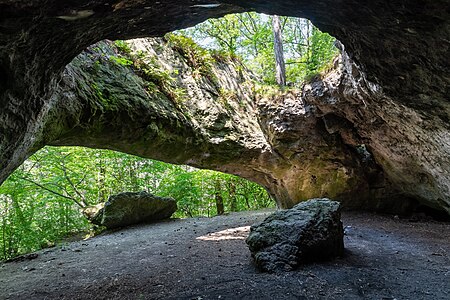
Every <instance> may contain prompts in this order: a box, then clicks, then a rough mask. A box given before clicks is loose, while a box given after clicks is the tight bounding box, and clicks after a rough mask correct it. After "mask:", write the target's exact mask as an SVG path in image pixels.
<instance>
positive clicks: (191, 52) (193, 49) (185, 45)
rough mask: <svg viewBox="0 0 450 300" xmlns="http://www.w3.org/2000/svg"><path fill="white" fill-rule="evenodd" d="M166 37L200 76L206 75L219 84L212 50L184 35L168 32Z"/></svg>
mask: <svg viewBox="0 0 450 300" xmlns="http://www.w3.org/2000/svg"><path fill="white" fill-rule="evenodd" d="M164 37H165V39H166V40H167V42H168V43H169V44H170V45H171V46H172V47H173V48H174V49H175V50H176V51H177V52H178V53H180V54H181V55H182V56H183V57H184V58H186V61H187V62H188V64H189V66H190V67H191V68H193V69H194V70H196V71H198V75H199V76H200V75H202V76H205V77H207V78H208V79H209V80H210V81H211V82H212V83H214V84H216V85H217V77H216V75H215V74H214V72H213V64H214V58H213V57H212V55H211V53H210V51H208V50H206V49H204V48H203V47H200V46H199V45H198V44H197V43H196V42H194V40H193V39H191V38H190V37H186V36H184V35H180V34H173V33H168V34H166V35H165V36H164Z"/></svg>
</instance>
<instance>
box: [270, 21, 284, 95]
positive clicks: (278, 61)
mask: <svg viewBox="0 0 450 300" xmlns="http://www.w3.org/2000/svg"><path fill="white" fill-rule="evenodd" d="M272 26H273V38H274V43H273V45H274V52H275V77H276V81H277V84H278V85H280V86H285V85H286V67H285V64H284V55H283V37H282V33H281V22H280V17H279V16H273V17H272Z"/></svg>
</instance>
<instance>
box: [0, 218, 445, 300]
mask: <svg viewBox="0 0 450 300" xmlns="http://www.w3.org/2000/svg"><path fill="white" fill-rule="evenodd" d="M269 213H270V212H269V211H258V212H242V213H234V214H231V215H227V216H220V217H215V218H211V219H207V218H197V219H185V220H169V221H166V222H161V223H156V224H147V225H140V226H134V227H130V228H127V229H122V230H119V231H114V232H110V233H106V234H103V235H100V236H97V237H95V238H92V239H89V240H85V241H79V242H73V243H68V244H65V245H63V246H60V247H55V248H52V249H47V250H43V251H40V252H37V254H38V255H37V257H35V258H34V259H25V260H23V261H16V262H9V263H4V264H2V265H1V267H0V299H433V300H437V299H447V300H448V299H450V251H449V250H450V223H443V222H434V221H431V222H430V221H427V222H425V221H418V222H411V221H410V220H407V219H406V220H402V219H398V218H395V217H393V216H380V215H374V214H368V213H354V212H353V213H349V212H347V213H344V214H343V217H342V219H343V222H344V226H346V236H345V247H346V254H345V256H344V257H342V258H339V259H337V260H335V261H332V262H327V263H321V264H311V265H306V266H303V267H302V268H300V269H299V270H297V271H293V272H287V273H283V274H264V273H260V272H258V271H257V270H255V267H254V265H253V264H252V260H251V257H250V253H249V251H248V248H247V246H246V244H245V242H244V237H245V236H246V235H247V233H248V225H250V224H252V223H254V222H255V221H258V220H261V219H263V218H264V217H265V216H266V215H267V214H269ZM30 258H32V257H30Z"/></svg>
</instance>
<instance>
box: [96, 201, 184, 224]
mask: <svg viewBox="0 0 450 300" xmlns="http://www.w3.org/2000/svg"><path fill="white" fill-rule="evenodd" d="M97 208H98V207H97ZM176 210H177V203H176V201H175V200H174V199H172V198H161V197H157V196H154V195H152V194H149V193H146V192H139V193H131V192H126V193H120V194H116V195H112V196H110V197H109V198H108V201H106V202H105V203H103V207H102V208H100V209H99V210H97V211H96V213H95V214H93V215H91V216H90V219H91V221H92V223H94V224H97V225H100V226H105V227H106V228H109V229H112V228H118V227H123V226H128V225H133V224H139V223H144V222H154V221H159V220H163V219H167V218H170V216H171V215H172V214H173V213H174V212H175V211H176Z"/></svg>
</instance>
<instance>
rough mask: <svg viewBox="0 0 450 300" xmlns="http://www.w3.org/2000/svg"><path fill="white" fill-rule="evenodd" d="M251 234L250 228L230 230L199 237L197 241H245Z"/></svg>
mask: <svg viewBox="0 0 450 300" xmlns="http://www.w3.org/2000/svg"><path fill="white" fill-rule="evenodd" d="M249 232H250V226H242V227H235V228H228V229H225V230H221V231H217V232H212V233H208V234H206V235H202V236H199V237H198V238H197V240H202V241H222V240H243V239H246V238H247V236H248V233H249Z"/></svg>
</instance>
